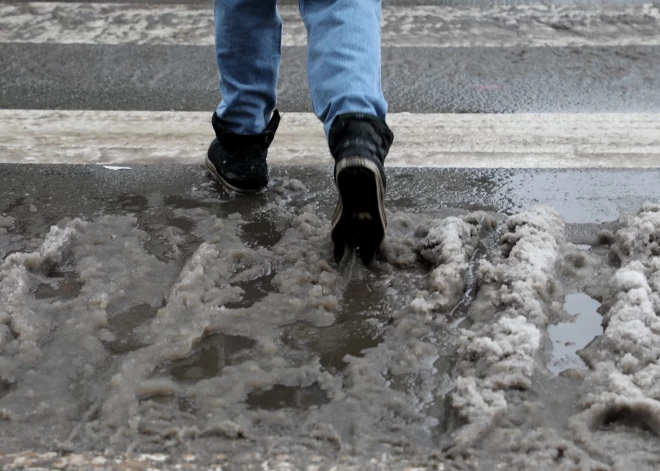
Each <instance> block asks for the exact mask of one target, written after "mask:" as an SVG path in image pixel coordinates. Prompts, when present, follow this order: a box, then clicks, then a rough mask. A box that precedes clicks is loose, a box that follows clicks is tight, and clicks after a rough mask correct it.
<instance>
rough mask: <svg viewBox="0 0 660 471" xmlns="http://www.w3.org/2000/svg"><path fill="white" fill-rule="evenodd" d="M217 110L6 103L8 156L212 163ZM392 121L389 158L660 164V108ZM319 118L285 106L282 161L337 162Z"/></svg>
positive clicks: (2, 127) (1, 158)
mask: <svg viewBox="0 0 660 471" xmlns="http://www.w3.org/2000/svg"><path fill="white" fill-rule="evenodd" d="M210 116H211V112H208V113H202V112H162V111H46V110H39V111H35V110H0V162H3V163H69V164H74V163H94V164H105V165H120V166H121V165H128V164H139V163H181V164H190V163H199V164H200V165H201V164H202V163H203V160H204V159H203V158H204V155H205V152H206V149H207V147H208V144H209V142H210V140H211V139H212V136H213V132H212V129H211V125H210ZM388 123H389V124H390V126H391V127H392V129H393V131H394V133H395V142H394V146H393V147H392V150H391V153H390V155H389V157H388V165H389V166H402V167H408V166H410V167H459V168H655V167H660V114H635V113H623V114H615V113H611V114H551V113H548V114H526V113H521V114H411V113H394V114H390V115H389V116H388ZM330 162H331V160H330V157H329V154H328V148H327V144H326V141H325V137H324V135H323V130H322V127H321V124H320V122H319V121H318V120H317V119H316V117H315V116H314V115H313V114H311V113H283V114H282V125H281V126H280V128H279V131H278V133H277V136H276V138H275V141H274V143H273V146H272V147H271V151H270V153H269V163H270V164H273V165H316V164H328V165H329V164H330Z"/></svg>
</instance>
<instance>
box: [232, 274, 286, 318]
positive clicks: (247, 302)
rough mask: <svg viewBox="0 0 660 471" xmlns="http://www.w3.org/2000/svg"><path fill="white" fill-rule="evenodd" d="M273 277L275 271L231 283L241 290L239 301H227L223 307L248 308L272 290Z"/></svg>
mask: <svg viewBox="0 0 660 471" xmlns="http://www.w3.org/2000/svg"><path fill="white" fill-rule="evenodd" d="M273 278H275V272H271V273H269V274H268V275H263V276H260V277H258V278H255V279H254V280H248V281H240V282H238V283H233V286H237V287H239V288H241V289H242V290H243V295H242V298H241V299H240V300H239V301H235V302H233V303H227V304H225V307H226V308H227V309H240V308H248V307H250V306H252V305H253V304H255V303H256V302H258V301H261V300H262V299H264V298H265V297H266V296H268V294H269V293H270V292H272V291H273V287H272V285H271V282H272V281H273Z"/></svg>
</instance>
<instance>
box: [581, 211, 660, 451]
mask: <svg viewBox="0 0 660 471" xmlns="http://www.w3.org/2000/svg"><path fill="white" fill-rule="evenodd" d="M622 222H623V227H621V228H620V229H619V230H618V231H617V233H616V234H615V242H614V245H613V246H612V251H613V252H614V253H615V254H616V255H617V256H618V257H619V258H620V260H621V268H620V269H619V270H618V271H617V272H616V273H615V275H614V276H613V277H612V279H611V281H610V289H611V291H610V293H611V299H610V300H609V302H610V304H611V307H610V308H609V310H608V312H607V314H606V315H605V316H604V317H605V322H606V324H607V325H606V328H605V331H604V333H603V335H602V337H601V339H600V342H599V343H598V348H591V349H589V352H588V360H589V362H590V363H591V365H590V366H591V372H590V374H589V375H588V377H587V379H586V381H585V390H584V394H583V396H582V401H581V405H582V406H583V407H585V409H586V410H585V411H584V412H583V413H582V414H579V415H578V416H576V417H575V418H574V419H573V420H572V426H573V429H574V430H575V431H576V433H577V434H579V435H580V436H583V437H587V438H586V439H585V440H589V439H591V438H593V437H592V435H591V432H594V431H597V430H598V429H599V428H601V427H603V426H605V425H607V424H608V423H611V422H623V423H630V424H636V425H637V426H638V427H639V428H640V429H641V430H643V429H647V430H650V431H652V432H653V433H654V434H655V435H656V437H657V436H660V365H658V358H660V319H659V318H658V316H657V314H656V313H657V312H659V311H660V296H659V293H660V245H659V243H660V205H657V204H649V203H646V204H644V206H643V207H642V209H641V211H640V212H639V213H638V214H637V215H635V216H631V217H627V218H624V219H623V221H622Z"/></svg>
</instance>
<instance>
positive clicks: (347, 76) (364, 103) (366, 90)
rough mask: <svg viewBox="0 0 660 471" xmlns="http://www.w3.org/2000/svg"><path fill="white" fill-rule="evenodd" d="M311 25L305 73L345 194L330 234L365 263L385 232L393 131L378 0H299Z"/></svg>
mask: <svg viewBox="0 0 660 471" xmlns="http://www.w3.org/2000/svg"><path fill="white" fill-rule="evenodd" d="M299 2H300V3H299V4H300V13H301V15H302V17H303V21H304V22H305V26H306V28H307V35H308V42H307V76H308V80H309V88H310V91H311V95H312V105H313V107H314V112H315V113H316V116H318V118H319V119H320V120H321V121H323V125H324V129H325V133H326V136H327V137H328V145H329V147H330V153H331V154H332V156H333V158H334V159H335V172H334V178H335V184H336V185H337V189H338V190H339V201H338V203H337V208H336V210H335V214H334V216H333V218H332V234H331V235H332V240H333V243H334V246H335V257H336V258H337V259H338V260H339V259H341V258H342V256H343V254H344V249H345V246H346V245H348V246H352V247H355V248H356V249H357V251H358V253H359V255H360V257H361V258H362V260H363V261H364V262H365V263H369V262H370V261H371V259H372V258H373V256H374V254H375V252H376V249H377V248H378V246H379V245H380V243H381V242H382V240H383V238H384V237H385V229H386V227H387V218H386V214H385V203H384V198H385V170H384V164H385V157H386V156H387V153H388V151H389V148H390V145H391V144H392V140H393V138H394V136H393V134H392V132H391V131H390V129H389V127H388V126H387V124H386V123H385V114H386V113H387V103H386V102H385V98H384V97H383V93H382V90H381V85H380V16H381V3H380V0H299Z"/></svg>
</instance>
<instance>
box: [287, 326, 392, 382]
mask: <svg viewBox="0 0 660 471" xmlns="http://www.w3.org/2000/svg"><path fill="white" fill-rule="evenodd" d="M282 341H283V342H284V343H285V344H286V345H288V346H289V347H291V348H294V349H296V350H303V351H305V350H306V351H311V352H312V353H314V354H315V355H317V356H318V357H319V363H320V364H321V366H323V367H324V368H326V369H329V370H334V371H341V370H343V369H344V368H345V367H346V365H348V363H346V362H345V361H344V357H345V356H346V355H351V356H354V357H362V356H364V354H363V353H362V352H363V351H364V350H366V349H368V348H374V347H376V346H378V344H379V343H380V342H381V341H382V334H381V332H380V331H378V330H377V329H373V328H368V327H366V326H365V322H364V320H363V321H362V322H360V321H357V320H354V321H347V322H341V323H338V324H335V325H332V326H330V327H324V328H318V327H315V326H313V325H310V324H308V323H306V322H296V323H295V324H292V325H290V326H287V328H286V330H285V331H284V332H283V334H282Z"/></svg>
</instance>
